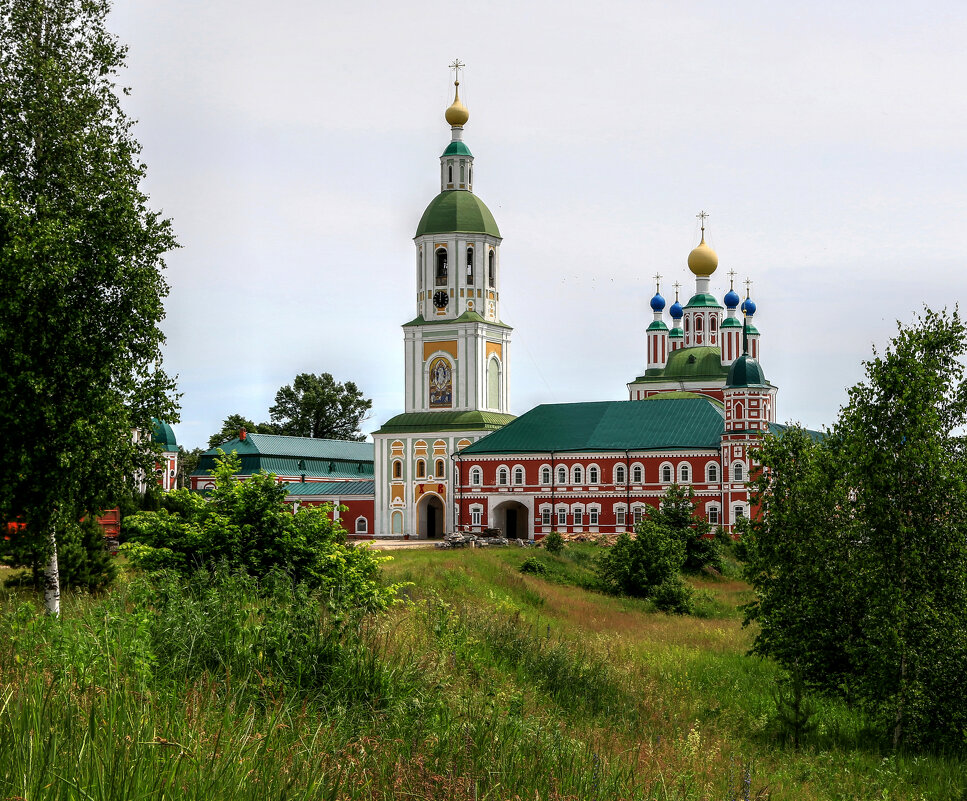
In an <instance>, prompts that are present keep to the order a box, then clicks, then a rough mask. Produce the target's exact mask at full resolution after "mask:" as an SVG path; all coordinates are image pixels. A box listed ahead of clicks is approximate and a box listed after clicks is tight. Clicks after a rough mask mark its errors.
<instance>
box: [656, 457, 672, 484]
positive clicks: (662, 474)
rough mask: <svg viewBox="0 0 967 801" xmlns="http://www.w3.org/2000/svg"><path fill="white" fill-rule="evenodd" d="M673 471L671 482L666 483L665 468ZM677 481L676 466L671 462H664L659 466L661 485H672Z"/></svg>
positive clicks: (659, 481)
mask: <svg viewBox="0 0 967 801" xmlns="http://www.w3.org/2000/svg"><path fill="white" fill-rule="evenodd" d="M666 467H667V468H668V469H669V470H670V471H671V480H670V481H665V468H666ZM674 481H675V465H673V464H672V463H671V462H662V463H661V464H660V465H658V483H659V484H672V483H673V482H674Z"/></svg>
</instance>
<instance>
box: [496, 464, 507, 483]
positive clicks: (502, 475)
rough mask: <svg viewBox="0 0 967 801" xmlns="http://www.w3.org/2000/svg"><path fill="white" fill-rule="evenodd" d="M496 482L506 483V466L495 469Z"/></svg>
mask: <svg viewBox="0 0 967 801" xmlns="http://www.w3.org/2000/svg"><path fill="white" fill-rule="evenodd" d="M497 483H498V484H501V485H503V484H507V468H506V467H501V468H500V470H498V471H497Z"/></svg>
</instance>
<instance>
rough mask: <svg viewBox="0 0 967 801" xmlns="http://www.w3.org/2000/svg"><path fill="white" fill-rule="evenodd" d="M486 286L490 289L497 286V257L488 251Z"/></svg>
mask: <svg viewBox="0 0 967 801" xmlns="http://www.w3.org/2000/svg"><path fill="white" fill-rule="evenodd" d="M487 285H488V286H489V287H490V288H491V289H493V288H494V287H495V286H497V256H496V254H495V253H494V251H493V250H491V251H490V256H489V258H488V262H487Z"/></svg>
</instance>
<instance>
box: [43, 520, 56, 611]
mask: <svg viewBox="0 0 967 801" xmlns="http://www.w3.org/2000/svg"><path fill="white" fill-rule="evenodd" d="M44 606H45V607H46V608H47V614H48V615H59V614H60V568H59V567H58V566H57V536H56V535H55V534H54V527H53V526H51V527H50V561H49V562H48V563H47V571H46V572H45V573H44Z"/></svg>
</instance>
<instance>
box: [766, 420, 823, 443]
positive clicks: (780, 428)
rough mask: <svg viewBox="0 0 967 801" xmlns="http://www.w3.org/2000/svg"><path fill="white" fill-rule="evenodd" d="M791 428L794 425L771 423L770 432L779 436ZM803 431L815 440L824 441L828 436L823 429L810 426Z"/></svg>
mask: <svg viewBox="0 0 967 801" xmlns="http://www.w3.org/2000/svg"><path fill="white" fill-rule="evenodd" d="M790 428H792V426H786V425H783V424H782V423H769V433H770V434H772V435H773V436H779V435H781V434H783V433H785V432H786V431H788V430H789V429H790ZM803 431H805V432H806V433H807V434H808V435H809V438H810V439H811V440H812V441H813V442H822V441H823V440H824V439H825V438H826V435H825V434H824V433H823V432H822V431H813V430H812V429H809V428H804V429H803Z"/></svg>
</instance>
